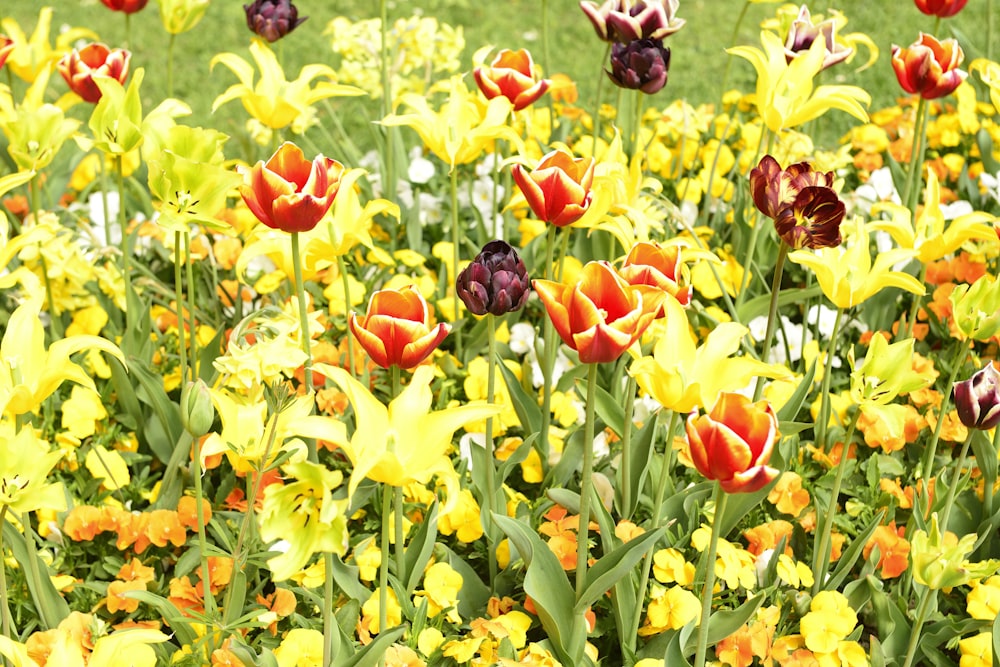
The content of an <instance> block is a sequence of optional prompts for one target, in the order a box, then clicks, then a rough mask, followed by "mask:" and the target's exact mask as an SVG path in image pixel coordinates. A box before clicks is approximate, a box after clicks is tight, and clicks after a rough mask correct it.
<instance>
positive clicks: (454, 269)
mask: <svg viewBox="0 0 1000 667" xmlns="http://www.w3.org/2000/svg"><path fill="white" fill-rule="evenodd" d="M450 182H451V245H452V249H451V274H450V275H449V276H448V285H449V287H450V289H451V291H452V294H455V280H456V279H457V278H458V257H459V252H458V246H459V241H460V240H461V235H460V234H459V230H458V219H459V216H458V170H457V169H456V168H455V165H452V167H451V181H450ZM455 298H456V299H457V298H458V297H457V295H456V297H455ZM456 308H457V306H456ZM452 336H453V337H454V339H455V356H456V357H458V360H459V361H460V362H461V361H463V359H462V332H461V331H460V330H459V329H458V328H456V329H455V331H454V332H453V333H452Z"/></svg>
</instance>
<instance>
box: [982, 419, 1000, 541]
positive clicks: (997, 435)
mask: <svg viewBox="0 0 1000 667" xmlns="http://www.w3.org/2000/svg"><path fill="white" fill-rule="evenodd" d="M998 449H1000V427H997V428H994V429H993V448H992V449H991V450H990V451H989V452H987V453H988V454H990V455H991V456H997V451H998ZM990 467H991V468H992V474H991V475H989V476H986V475H983V518H985V519H992V518H993V498H994V496H993V487H994V486H995V485H996V483H997V476H996V467H995V466H990ZM992 551H993V531H992V530H990V531H987V533H986V539H985V541H984V542H983V546H982V553H983V554H986V555H987V556H989V554H990V553H991V552H992Z"/></svg>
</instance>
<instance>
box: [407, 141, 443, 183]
mask: <svg viewBox="0 0 1000 667" xmlns="http://www.w3.org/2000/svg"><path fill="white" fill-rule="evenodd" d="M435 174H437V167H435V166H434V163H433V162H431V161H430V160H428V159H427V158H425V157H424V155H423V153H422V152H421V150H420V147H419V146H417V147H416V148H414V150H412V151H410V166H409V167H408V168H407V170H406V175H407V176H408V177H409V179H410V181H411V182H413V183H418V184H421V185H422V184H424V183H429V182H430V180H431V179H432V178H434V175H435Z"/></svg>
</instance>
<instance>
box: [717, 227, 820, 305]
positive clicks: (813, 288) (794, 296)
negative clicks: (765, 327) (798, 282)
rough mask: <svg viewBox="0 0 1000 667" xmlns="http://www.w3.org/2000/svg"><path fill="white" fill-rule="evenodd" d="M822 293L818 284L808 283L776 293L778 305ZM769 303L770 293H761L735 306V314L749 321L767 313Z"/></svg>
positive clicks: (799, 300) (803, 299) (800, 300)
mask: <svg viewBox="0 0 1000 667" xmlns="http://www.w3.org/2000/svg"><path fill="white" fill-rule="evenodd" d="M763 245H764V244H761V246H763ZM822 293H823V291H822V290H821V289H820V286H819V285H810V286H809V287H806V288H804V289H803V288H801V287H796V288H794V289H784V290H781V292H779V293H778V306H785V305H788V304H790V303H802V302H803V301H805V300H806V299H811V298H812V297H814V296H820V295H821V294H822ZM770 304H771V295H770V293H768V294H761V295H760V296H758V297H755V298H753V299H749V300H747V301H744V302H743V305H741V306H740V307H739V308H737V315H738V316H739V319H738V321H740V322H749V321H750V320H752V319H753V318H755V317H758V316H761V315H767V309H768V307H769V306H770Z"/></svg>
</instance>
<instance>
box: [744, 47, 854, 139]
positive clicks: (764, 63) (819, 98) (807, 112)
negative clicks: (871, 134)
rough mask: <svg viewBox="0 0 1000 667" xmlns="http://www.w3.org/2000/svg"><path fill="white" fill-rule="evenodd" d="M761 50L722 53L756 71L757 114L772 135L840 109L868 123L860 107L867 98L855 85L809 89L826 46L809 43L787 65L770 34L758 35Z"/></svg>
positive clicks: (781, 49) (783, 49)
mask: <svg viewBox="0 0 1000 667" xmlns="http://www.w3.org/2000/svg"><path fill="white" fill-rule="evenodd" d="M760 41H761V44H762V45H763V47H764V50H763V51H762V50H760V49H757V48H754V47H751V46H734V47H732V48H730V49H726V52H727V53H729V54H731V55H734V56H739V57H740V58H744V59H746V60H748V61H749V62H750V64H751V65H753V67H754V69H755V70H757V99H756V105H757V113H758V114H760V117H761V119H762V120H763V121H764V125H766V126H767V128H768V129H769V130H771V131H772V132H774V133H775V134H777V133H780V132H781V131H782V130H787V129H790V128H793V127H796V126H798V125H801V124H802V123H805V122H806V121H810V120H812V119H814V118H818V117H819V116H822V115H823V114H824V113H826V111H827V110H829V109H840V110H841V111H844V112H846V113H849V114H850V115H852V116H854V117H855V118H857V119H858V120H860V121H861V122H863V123H867V122H868V113H867V112H866V111H865V109H864V106H862V105H865V106H867V105H868V104H870V103H871V96H870V95H869V94H868V93H866V92H865V91H864V90H862V89H861V88H858V87H857V86H844V85H824V86H819V87H817V88H815V89H814V88H813V80H814V79H815V77H816V75H817V74H818V73H819V71H820V70H821V69H823V61H824V59H825V57H826V43H825V42H824V40H822V39H817V40H816V41H815V42H813V44H812V46H811V47H810V48H809V50H808V51H805V52H803V53H801V54H799V56H798V57H797V58H794V59H792V61H791V62H788V61H787V59H786V58H785V45H784V44H783V43H782V41H781V38H780V37H779V36H778V35H776V34H774V33H773V32H769V31H764V32H761V34H760Z"/></svg>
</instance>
